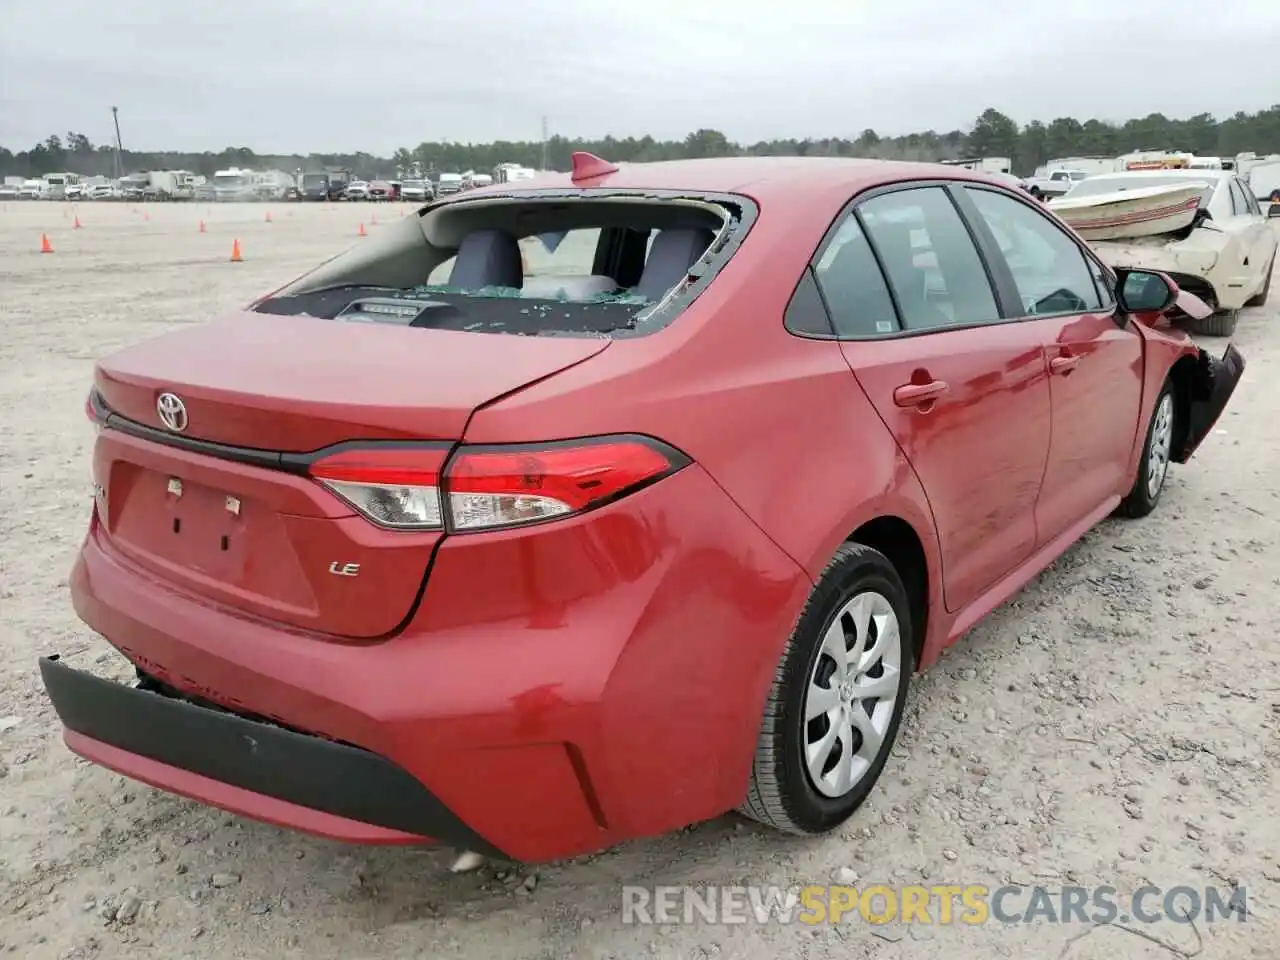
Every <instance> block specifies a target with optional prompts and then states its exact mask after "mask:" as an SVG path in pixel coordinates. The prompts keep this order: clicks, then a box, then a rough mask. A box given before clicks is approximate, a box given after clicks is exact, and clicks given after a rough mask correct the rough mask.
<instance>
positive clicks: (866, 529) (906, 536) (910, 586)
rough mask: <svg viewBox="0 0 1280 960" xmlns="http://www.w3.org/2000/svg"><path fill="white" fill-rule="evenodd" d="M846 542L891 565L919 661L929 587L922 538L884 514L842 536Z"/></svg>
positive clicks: (896, 519) (925, 624) (896, 517)
mask: <svg viewBox="0 0 1280 960" xmlns="http://www.w3.org/2000/svg"><path fill="white" fill-rule="evenodd" d="M845 542H846V543H860V544H862V545H863V546H867V547H871V548H872V549H873V550H879V551H880V552H881V553H883V554H884V555H885V556H886V557H887V558H888V560H889V562H890V563H891V564H893V568H894V569H895V570H897V571H898V575H899V576H900V577H901V578H902V584H903V586H904V587H906V590H907V602H908V604H910V611H911V633H912V636H911V642H912V648H913V650H914V653H915V656H914V658H913V659H914V662H915V663H916V664H917V666H918V665H919V663H920V656H921V654H922V652H923V651H924V642H925V637H926V636H927V635H928V625H929V603H930V598H931V596H932V592H931V590H930V569H929V555H928V553H927V552H926V551H925V546H924V541H923V539H922V538H921V537H920V535H919V534H918V533H917V532H916V529H915V527H913V526H912V525H911V524H910V523H908V522H907V521H906V520H904V519H902V518H901V517H898V516H894V515H893V514H884V515H881V516H877V517H874V518H872V519H871V520H867V521H866V522H864V523H862V524H861V525H859V526H858V528H857V529H856V530H854V531H853V532H852V533H850V534H849V535H848V536H847V537H845Z"/></svg>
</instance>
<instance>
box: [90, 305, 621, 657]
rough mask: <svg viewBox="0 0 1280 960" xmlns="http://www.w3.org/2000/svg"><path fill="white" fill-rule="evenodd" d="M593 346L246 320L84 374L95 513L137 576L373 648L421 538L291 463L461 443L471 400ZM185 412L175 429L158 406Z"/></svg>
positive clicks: (415, 583)
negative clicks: (354, 443)
mask: <svg viewBox="0 0 1280 960" xmlns="http://www.w3.org/2000/svg"><path fill="white" fill-rule="evenodd" d="M608 343H609V341H607V340H603V339H586V338H579V339H569V338H534V337H516V336H508V335H486V334H478V333H458V332H449V331H439V330H428V329H416V328H406V327H395V326H390V325H387V326H379V325H373V324H344V323H341V322H335V321H332V320H320V319H315V318H311V317H285V316H264V315H262V314H246V315H240V314H237V315H235V316H232V317H229V318H226V319H224V320H221V321H217V322H215V323H211V324H208V325H204V326H200V327H191V328H188V329H185V330H180V331H177V332H175V333H173V334H170V335H168V336H165V337H161V338H160V339H158V340H155V341H152V342H150V343H146V344H142V345H140V346H137V347H132V348H129V349H127V350H125V351H123V352H121V353H118V354H116V355H114V356H112V357H109V358H107V359H105V360H103V361H101V362H100V363H99V364H98V367H97V370H96V375H95V386H96V388H97V391H98V394H99V395H100V397H101V400H102V407H103V408H105V409H100V410H99V414H100V415H103V414H105V415H106V416H107V423H108V426H109V427H117V428H119V429H106V430H103V431H101V433H100V435H99V438H98V441H97V444H96V446H95V450H94V467H93V469H94V484H95V491H96V493H97V497H98V510H99V518H100V521H101V523H102V526H103V528H104V529H105V532H106V535H107V537H109V539H110V541H111V543H112V544H113V545H114V546H115V547H116V548H117V549H118V550H119V551H120V552H121V553H122V554H124V555H125V557H126V558H127V559H128V560H130V561H132V562H133V563H135V564H137V565H138V566H140V567H142V568H144V569H145V570H146V571H147V572H148V573H149V574H151V575H152V576H155V577H157V578H159V579H161V580H163V581H165V582H168V583H170V584H172V585H174V586H176V587H178V588H180V589H182V590H184V591H187V592H190V593H193V594H196V595H199V596H201V597H202V598H207V599H208V600H211V601H214V602H217V603H220V604H223V605H226V606H228V607H231V608H234V609H237V610H240V611H242V612H244V613H245V614H248V615H251V616H255V617H261V618H265V619H269V620H272V621H274V622H279V623H285V624H289V625H290V626H293V627H297V628H302V629H307V630H313V631H316V632H319V633H323V634H328V635H332V636H334V637H342V638H351V639H373V638H377V637H381V636H385V635H387V634H389V633H391V632H394V631H395V630H396V629H397V627H398V626H399V625H400V624H401V623H402V622H403V621H404V619H405V618H406V617H407V616H408V615H409V614H410V613H411V612H412V610H413V607H414V604H415V602H416V599H417V597H418V595H419V592H420V589H421V587H422V584H423V578H424V576H425V575H426V572H427V568H428V566H429V564H430V560H431V557H432V555H433V553H434V551H435V548H436V545H437V543H438V542H439V540H440V538H441V536H442V534H441V533H440V532H438V531H429V530H427V531H402V530H389V529H383V528H380V527H378V526H375V525H374V524H373V523H371V522H370V521H369V520H367V519H366V518H364V517H363V516H359V515H357V514H356V512H355V511H354V510H353V509H352V508H351V507H350V506H349V505H348V504H347V503H346V502H344V501H342V500H340V499H339V498H338V497H337V496H335V495H334V494H333V493H331V492H330V491H329V490H327V489H325V488H324V487H323V486H321V485H320V484H319V483H316V482H315V481H313V480H311V479H310V478H309V477H307V476H304V475H302V474H301V473H300V472H298V471H297V470H296V469H292V470H291V469H290V468H291V467H296V464H297V463H299V462H301V461H302V460H304V459H305V458H303V457H300V456H293V457H289V456H287V455H288V454H295V455H298V454H304V453H306V452H309V451H314V450H317V449H320V448H323V447H328V446H331V445H333V444H336V443H341V442H343V441H351V440H435V441H444V442H445V443H444V445H445V446H447V444H448V443H449V442H452V441H456V440H458V439H460V438H461V437H462V434H463V431H464V429H465V427H466V424H467V421H468V419H469V417H470V415H471V413H472V412H473V411H474V410H475V409H476V408H477V407H479V406H482V405H484V404H485V403H487V402H489V401H491V400H493V399H495V398H498V397H501V396H504V395H506V394H509V393H511V392H513V391H516V390H519V389H520V388H521V387H524V386H526V385H528V384H530V383H533V382H536V381H538V380H541V379H544V378H546V377H548V376H551V375H554V374H555V373H557V372H559V371H561V370H564V369H566V368H568V367H570V366H573V365H575V364H577V363H580V362H582V361H584V360H586V359H588V358H590V357H592V356H594V355H595V354H598V353H600V352H601V351H602V350H604V349H605V348H606V347H607V346H608ZM164 393H172V394H173V395H174V396H177V397H179V398H181V400H182V403H183V404H184V405H185V409H186V416H187V422H186V425H185V428H184V429H183V430H181V431H174V430H172V429H171V428H170V427H168V426H167V425H166V424H165V423H164V422H163V420H162V418H161V417H160V414H159V413H158V411H157V400H158V398H159V397H160V395H161V394H164Z"/></svg>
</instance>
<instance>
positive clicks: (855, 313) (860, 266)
mask: <svg viewBox="0 0 1280 960" xmlns="http://www.w3.org/2000/svg"><path fill="white" fill-rule="evenodd" d="M814 274H815V276H816V277H817V278H818V286H819V288H820V289H821V290H822V296H823V299H825V300H826V302H827V309H828V310H829V311H830V313H831V323H832V325H833V326H834V327H835V332H836V336H838V337H876V336H884V335H885V334H890V333H896V332H897V330H898V314H897V311H895V310H894V307H893V298H892V297H891V296H890V295H889V286H888V284H887V283H885V279H884V274H883V273H881V271H880V264H878V263H877V262H876V255H875V254H874V253H873V252H872V250H871V245H870V244H869V243H867V237H866V234H864V233H863V232H862V225H861V224H859V223H858V220H857V218H856V217H855V216H853V215H852V214H850V215H849V216H848V217H846V218H845V221H844V223H842V224H840V227H839V229H838V230H836V234H835V236H834V237H832V238H831V243H830V245H828V247H827V249H826V250H824V251H823V252H822V257H821V258H820V259H819V260H818V264H817V266H816V267H815V268H814Z"/></svg>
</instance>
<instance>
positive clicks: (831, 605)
mask: <svg viewBox="0 0 1280 960" xmlns="http://www.w3.org/2000/svg"><path fill="white" fill-rule="evenodd" d="M866 593H876V594H879V595H880V596H881V597H883V598H884V599H885V600H887V601H888V604H889V606H890V607H891V608H892V611H893V614H894V616H895V617H896V618H897V621H898V630H899V636H900V641H899V645H900V646H899V649H900V662H899V667H898V671H899V674H898V676H899V680H898V687H897V695H896V696H897V699H896V701H895V702H894V703H893V707H892V714H891V715H890V718H889V723H888V726H887V728H886V729H885V731H884V734H883V739H882V741H881V744H880V748H879V751H878V752H877V753H876V754H875V757H874V759H873V760H872V761H871V762H870V764H869V766H868V767H867V769H866V770H865V772H863V773H862V774H861V776H860V778H859V779H858V780H856V781H855V782H854V783H853V785H852V786H851V788H850V789H849V790H848V791H847V792H845V793H844V794H843V795H841V796H838V797H831V796H827V795H826V794H824V793H822V792H820V791H819V790H818V789H816V788H815V786H814V780H813V777H812V776H811V774H810V773H809V770H808V767H807V764H806V762H805V759H804V752H805V748H804V744H805V739H806V733H807V731H808V730H810V729H811V727H810V724H808V723H806V722H805V720H804V711H805V706H806V694H807V692H808V689H809V682H810V678H811V675H812V673H813V671H814V669H815V665H817V664H818V662H819V657H820V656H821V655H822V646H823V636H824V634H825V633H826V631H827V629H828V627H830V626H831V625H832V623H833V622H834V620H835V618H836V616H837V615H838V614H839V613H840V612H841V611H842V610H843V608H844V607H845V605H846V604H847V603H848V602H849V601H850V600H852V599H853V598H854V597H855V596H857V595H858V594H866ZM914 635H915V634H914V632H913V628H912V624H911V610H910V606H909V604H908V602H907V592H906V589H905V588H904V587H903V585H902V579H901V577H899V575H898V572H897V571H896V570H895V569H894V567H893V564H892V563H890V562H889V560H888V558H887V557H885V555H884V554H882V553H880V552H879V551H878V550H873V549H872V548H871V547H867V546H863V545H862V544H859V543H846V544H845V545H844V546H842V547H841V548H840V549H839V551H837V552H836V555H835V558H834V559H833V560H832V561H831V562H830V563H829V564H828V565H827V568H826V569H825V570H824V571H823V572H822V576H821V577H820V578H819V579H818V583H817V585H816V586H815V587H814V588H813V592H812V593H811V594H810V595H809V601H808V603H807V604H806V605H805V608H804V611H803V613H801V615H800V619H799V621H798V622H797V623H796V627H795V630H794V631H793V632H792V634H791V637H790V638H789V639H788V640H787V644H786V646H785V648H784V649H783V652H782V658H781V661H780V662H779V664H778V668H777V672H776V673H775V675H774V680H773V687H772V689H771V690H770V691H769V699H768V701H767V702H766V704H765V712H764V721H763V723H762V724H761V728H760V736H759V740H758V742H757V744H756V756H755V762H754V764H753V767H752V771H751V783H750V785H749V788H748V791H747V797H746V799H745V800H744V802H743V804H742V806H741V807H740V808H739V810H740V812H742V813H743V814H745V815H746V816H748V817H750V818H751V819H753V820H758V821H759V822H760V823H763V824H766V825H767V826H771V827H774V828H775V829H778V830H781V831H783V832H785V833H792V834H798V835H802V836H803V835H811V834H818V833H825V832H827V831H829V830H832V829H834V828H836V827H838V826H839V825H840V824H842V823H844V822H845V821H846V820H848V819H849V817H850V816H852V815H853V813H854V811H855V810H857V809H858V807H860V806H861V805H862V803H863V801H864V800H866V798H867V796H868V794H870V792H871V789H872V787H874V786H875V783H876V780H877V779H879V777H880V774H881V772H882V771H883V770H884V765H885V762H886V761H887V760H888V757H889V752H890V750H891V749H892V748H893V743H894V741H895V739H896V738H897V735H898V727H899V725H900V724H901V722H902V713H903V709H904V708H905V706H906V700H907V691H908V688H909V686H910V683H911V674H912V672H913V671H914V669H915V644H914V641H913V637H914ZM877 702H882V701H877ZM855 703H857V704H858V706H857V707H856V709H862V707H861V702H860V701H855ZM820 721H825V718H816V719H815V721H813V722H814V723H818V722H820ZM825 722H829V721H825ZM857 736H858V739H857V740H855V744H856V743H858V742H859V740H860V734H859V735H857ZM836 742H839V743H841V744H842V746H841V749H842V750H844V749H848V748H849V745H845V744H843V741H842V740H837V741H836Z"/></svg>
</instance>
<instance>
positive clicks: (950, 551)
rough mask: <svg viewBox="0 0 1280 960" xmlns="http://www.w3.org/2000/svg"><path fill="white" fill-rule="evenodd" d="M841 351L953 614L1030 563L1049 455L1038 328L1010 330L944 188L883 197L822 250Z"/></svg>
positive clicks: (849, 219)
mask: <svg viewBox="0 0 1280 960" xmlns="http://www.w3.org/2000/svg"><path fill="white" fill-rule="evenodd" d="M815 274H816V276H817V278H818V283H819V286H820V287H821V289H822V293H823V296H824V298H825V300H826V302H827V305H828V309H829V311H830V313H831V315H832V322H833V325H834V326H835V329H836V332H837V335H838V336H840V337H841V339H842V341H843V342H842V344H841V349H842V350H843V352H844V356H845V358H846V360H847V362H848V363H849V366H850V367H851V368H852V370H853V372H854V375H855V376H856V377H857V379H858V381H859V383H860V384H861V385H862V388H863V389H864V390H865V392H866V394H867V396H868V397H869V398H870V400H871V402H872V403H873V404H874V406H875V408H876V410H877V412H878V413H879V415H880V417H881V419H882V420H883V421H884V423H885V424H886V426H887V427H888V428H889V429H890V431H891V432H892V433H893V435H894V437H895V438H896V439H897V442H898V444H899V446H900V447H901V449H902V451H903V453H904V454H905V455H906V457H907V459H908V460H909V461H910V463H911V465H912V467H913V468H914V469H915V472H916V474H917V476H918V477H919V478H920V482H921V484H922V485H923V487H924V490H925V493H926V495H927V496H928V499H929V504H930V507H931V509H932V510H933V515H934V521H935V524H936V526H937V531H938V538H939V543H940V546H941V551H942V567H943V570H942V573H943V583H944V595H945V596H944V599H945V602H946V606H947V608H948V609H950V610H953V611H954V610H959V609H961V608H963V607H964V606H966V605H967V604H969V603H970V602H972V601H973V600H975V599H976V598H977V597H978V596H979V595H980V594H981V593H982V592H983V591H984V590H985V589H987V588H988V587H990V586H992V585H993V584H994V583H995V582H996V581H997V580H999V579H1000V577H1002V576H1003V575H1004V574H1006V573H1008V572H1010V571H1011V570H1012V569H1013V568H1014V567H1016V566H1017V565H1018V564H1019V563H1021V562H1022V561H1023V560H1025V559H1027V557H1029V556H1030V555H1031V552H1032V551H1033V550H1034V549H1035V545H1036V527H1035V502H1036V496H1037V494H1038V493H1039V490H1040V480H1041V477H1042V476H1043V474H1044V467H1045V462H1046V459H1047V457H1048V451H1049V423H1050V410H1049V386H1048V376H1047V373H1046V369H1045V359H1044V346H1043V335H1042V332H1041V331H1040V329H1039V328H1038V326H1037V325H1036V324H1034V323H1033V324H1019V323H1008V322H1005V320H1004V318H1003V317H1002V311H1001V309H1000V307H999V305H998V302H997V298H996V296H995V294H994V292H993V289H992V286H991V283H990V280H989V278H988V274H987V271H986V268H985V266H984V263H983V260H982V258H981V257H980V255H979V252H978V249H977V247H976V245H975V243H974V240H973V238H972V236H971V235H970V232H969V230H968V229H967V228H966V225H965V223H964V221H963V220H962V219H961V217H960V214H959V212H958V210H957V208H956V206H955V203H954V201H953V199H952V196H951V193H950V192H949V188H948V187H947V186H946V185H944V184H928V185H921V184H909V185H903V186H900V187H895V188H890V189H888V190H879V191H874V192H872V193H871V194H868V195H866V196H865V199H864V198H860V199H859V200H858V201H857V202H856V203H855V204H853V206H852V208H851V209H850V211H848V212H847V213H846V214H845V215H844V217H843V219H842V220H841V221H840V222H839V223H838V225H837V226H836V227H835V228H834V229H833V231H832V234H831V235H830V236H829V237H828V239H827V240H826V241H824V244H823V246H822V247H821V248H820V249H819V252H818V259H817V261H816V263H815Z"/></svg>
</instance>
